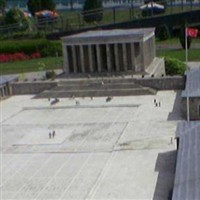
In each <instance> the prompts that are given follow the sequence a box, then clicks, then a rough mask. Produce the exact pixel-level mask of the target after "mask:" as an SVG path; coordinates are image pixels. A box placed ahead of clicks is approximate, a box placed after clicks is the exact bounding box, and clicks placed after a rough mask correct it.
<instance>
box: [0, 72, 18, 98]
mask: <svg viewBox="0 0 200 200" xmlns="http://www.w3.org/2000/svg"><path fill="white" fill-rule="evenodd" d="M17 80H18V76H15V75H4V76H0V99H2V98H5V97H7V96H9V95H11V94H12V87H11V85H10V83H12V82H14V81H17Z"/></svg>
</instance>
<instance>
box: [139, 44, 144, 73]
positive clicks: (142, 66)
mask: <svg viewBox="0 0 200 200" xmlns="http://www.w3.org/2000/svg"><path fill="white" fill-rule="evenodd" d="M144 52H145V51H144V45H143V42H140V58H141V59H140V66H141V70H142V71H145V66H144Z"/></svg>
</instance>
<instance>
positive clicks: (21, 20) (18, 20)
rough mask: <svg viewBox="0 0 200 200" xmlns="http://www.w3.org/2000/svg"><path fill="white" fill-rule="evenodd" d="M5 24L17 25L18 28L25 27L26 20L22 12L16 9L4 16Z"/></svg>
mask: <svg viewBox="0 0 200 200" xmlns="http://www.w3.org/2000/svg"><path fill="white" fill-rule="evenodd" d="M4 21H5V24H18V25H19V27H25V26H26V27H27V25H28V19H27V18H26V17H25V15H24V13H23V11H21V10H20V9H18V8H11V9H10V10H9V11H8V12H7V13H6V15H5V19H4Z"/></svg>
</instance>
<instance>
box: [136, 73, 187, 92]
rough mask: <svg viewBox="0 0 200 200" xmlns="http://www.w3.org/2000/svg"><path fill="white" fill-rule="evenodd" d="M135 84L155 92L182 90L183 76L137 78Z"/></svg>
mask: <svg viewBox="0 0 200 200" xmlns="http://www.w3.org/2000/svg"><path fill="white" fill-rule="evenodd" d="M135 83H137V84H140V85H142V86H144V87H151V88H153V89H156V90H184V89H185V77H184V76H166V77H162V78H138V79H136V80H135Z"/></svg>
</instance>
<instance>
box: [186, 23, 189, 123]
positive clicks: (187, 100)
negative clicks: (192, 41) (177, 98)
mask: <svg viewBox="0 0 200 200" xmlns="http://www.w3.org/2000/svg"><path fill="white" fill-rule="evenodd" d="M187 40H188V37H187V25H186V24H185V64H186V69H187V71H188V43H187ZM186 104H187V105H186V106H187V121H188V122H189V121H190V100H189V95H188V92H186Z"/></svg>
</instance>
